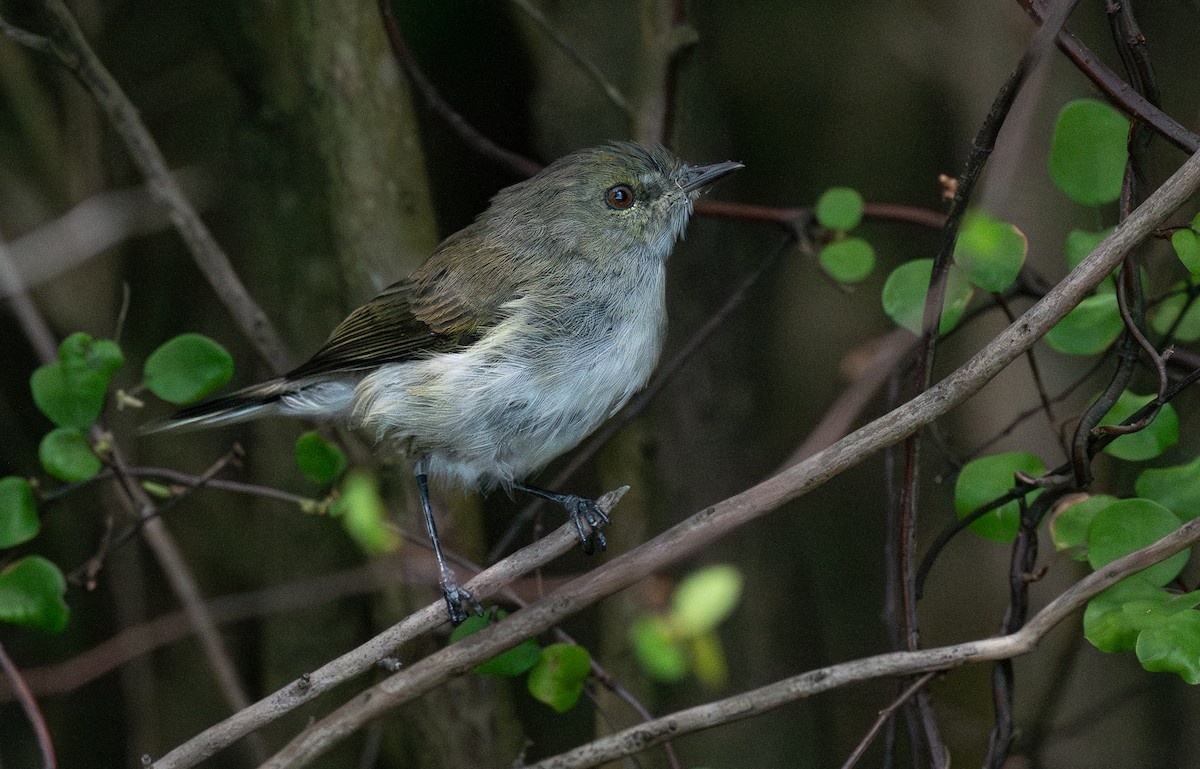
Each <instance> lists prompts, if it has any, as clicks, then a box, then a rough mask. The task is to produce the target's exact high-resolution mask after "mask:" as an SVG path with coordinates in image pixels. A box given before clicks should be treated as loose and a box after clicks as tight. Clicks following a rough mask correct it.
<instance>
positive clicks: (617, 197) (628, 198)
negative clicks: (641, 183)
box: [604, 184, 633, 211]
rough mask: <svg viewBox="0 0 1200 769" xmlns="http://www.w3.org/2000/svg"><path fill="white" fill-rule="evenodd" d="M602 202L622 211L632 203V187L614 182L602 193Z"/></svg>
mask: <svg viewBox="0 0 1200 769" xmlns="http://www.w3.org/2000/svg"><path fill="white" fill-rule="evenodd" d="M604 202H605V203H607V204H608V207H609V208H615V209H617V210H618V211H623V210H625V209H626V208H629V207H630V206H632V205H633V188H632V187H630V186H629V185H628V184H614V185H613V186H611V187H609V188H608V191H607V192H605V193H604Z"/></svg>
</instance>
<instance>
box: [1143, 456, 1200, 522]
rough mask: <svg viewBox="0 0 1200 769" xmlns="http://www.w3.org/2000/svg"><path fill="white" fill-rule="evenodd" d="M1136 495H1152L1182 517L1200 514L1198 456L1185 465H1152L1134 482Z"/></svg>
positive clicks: (1199, 459) (1185, 519) (1186, 518)
mask: <svg viewBox="0 0 1200 769" xmlns="http://www.w3.org/2000/svg"><path fill="white" fill-rule="evenodd" d="M1133 488H1134V491H1136V492H1137V495H1138V496H1139V497H1145V498H1146V499H1151V500H1154V501H1155V502H1157V503H1158V504H1160V505H1162V506H1163V507H1165V508H1167V509H1168V510H1170V511H1171V512H1172V513H1175V515H1177V516H1178V517H1179V520H1181V521H1190V520H1192V519H1193V518H1195V517H1196V516H1200V457H1197V458H1196V459H1193V460H1192V461H1191V462H1188V463H1187V464H1186V465H1176V466H1174V467H1151V468H1148V469H1146V470H1143V471H1142V474H1141V475H1139V476H1138V479H1137V482H1136V483H1134V485H1133Z"/></svg>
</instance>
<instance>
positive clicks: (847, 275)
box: [817, 238, 875, 283]
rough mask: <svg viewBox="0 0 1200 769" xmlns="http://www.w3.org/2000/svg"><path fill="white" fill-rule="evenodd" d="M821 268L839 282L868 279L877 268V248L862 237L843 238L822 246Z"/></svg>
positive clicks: (819, 257) (854, 281) (855, 281)
mask: <svg viewBox="0 0 1200 769" xmlns="http://www.w3.org/2000/svg"><path fill="white" fill-rule="evenodd" d="M817 258H818V259H819V260H820V262H821V268H822V269H824V270H825V272H826V273H828V274H829V277H831V278H833V279H834V280H836V281H838V282H839V283H858V282H859V281H861V280H866V278H868V277H869V276H870V275H871V271H872V270H874V269H875V249H874V248H872V247H871V244H870V243H868V242H867V241H865V240H863V239H862V238H842V239H841V240H835V241H834V242H832V243H828V244H826V245H825V246H824V247H822V248H821V253H820V255H819V256H818V257H817Z"/></svg>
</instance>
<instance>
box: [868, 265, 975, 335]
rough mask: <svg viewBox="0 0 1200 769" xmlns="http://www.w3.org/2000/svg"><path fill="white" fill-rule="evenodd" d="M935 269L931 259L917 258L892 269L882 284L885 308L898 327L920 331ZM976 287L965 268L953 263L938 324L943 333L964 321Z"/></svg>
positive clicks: (947, 278) (947, 277) (914, 331)
mask: <svg viewBox="0 0 1200 769" xmlns="http://www.w3.org/2000/svg"><path fill="white" fill-rule="evenodd" d="M932 272H933V260H932V259H914V260H913V261H911V262H906V263H904V264H902V265H900V266H899V267H897V268H896V269H894V270H892V274H891V275H889V276H888V279H887V282H886V283H884V284H883V297H882V300H883V311H884V312H886V313H887V316H888V317H889V318H891V319H892V321H893V322H894V323H895V324H896V325H897V326H903V327H904V328H906V329H908V330H909V331H911V332H913V333H914V334H920V333H921V323H922V321H923V319H924V317H925V296H926V294H927V293H928V292H929V276H930V274H931V273H932ZM973 290H974V289H972V288H971V284H970V282H969V281H968V280H967V277H966V275H965V274H964V273H963V271H962V270H961V269H960V268H958V267H955V266H954V265H951V266H950V270H949V273H948V275H947V276H946V300H945V303H944V304H943V308H944V309H943V311H942V322H941V323H940V324H939V326H938V328H939V330H940V333H942V334H945V333H948V332H949V331H951V330H952V329H953V328H954V327H955V326H957V325H958V322H959V321H960V320H962V316H963V313H964V312H965V311H966V309H967V303H968V302H969V301H971V294H972V292H973Z"/></svg>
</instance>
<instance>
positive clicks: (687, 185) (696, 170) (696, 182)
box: [679, 160, 745, 192]
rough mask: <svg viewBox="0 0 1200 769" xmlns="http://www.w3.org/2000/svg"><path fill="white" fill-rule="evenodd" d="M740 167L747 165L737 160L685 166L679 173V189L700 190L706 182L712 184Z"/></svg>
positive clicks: (686, 190)
mask: <svg viewBox="0 0 1200 769" xmlns="http://www.w3.org/2000/svg"><path fill="white" fill-rule="evenodd" d="M739 168H745V166H744V165H742V164H741V163H738V162H737V161H735V160H726V161H725V162H724V163H713V164H712V165H711V166H685V167H684V168H683V171H682V172H681V173H680V175H679V189H681V190H683V191H684V192H693V191H696V190H699V189H700V188H701V187H703V186H705V185H706V184H712V183H713V182H715V181H716V180H717V179H720V178H721V177H722V176H724V175H725V174H728V173H732V172H733V171H736V170H738V169H739Z"/></svg>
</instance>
